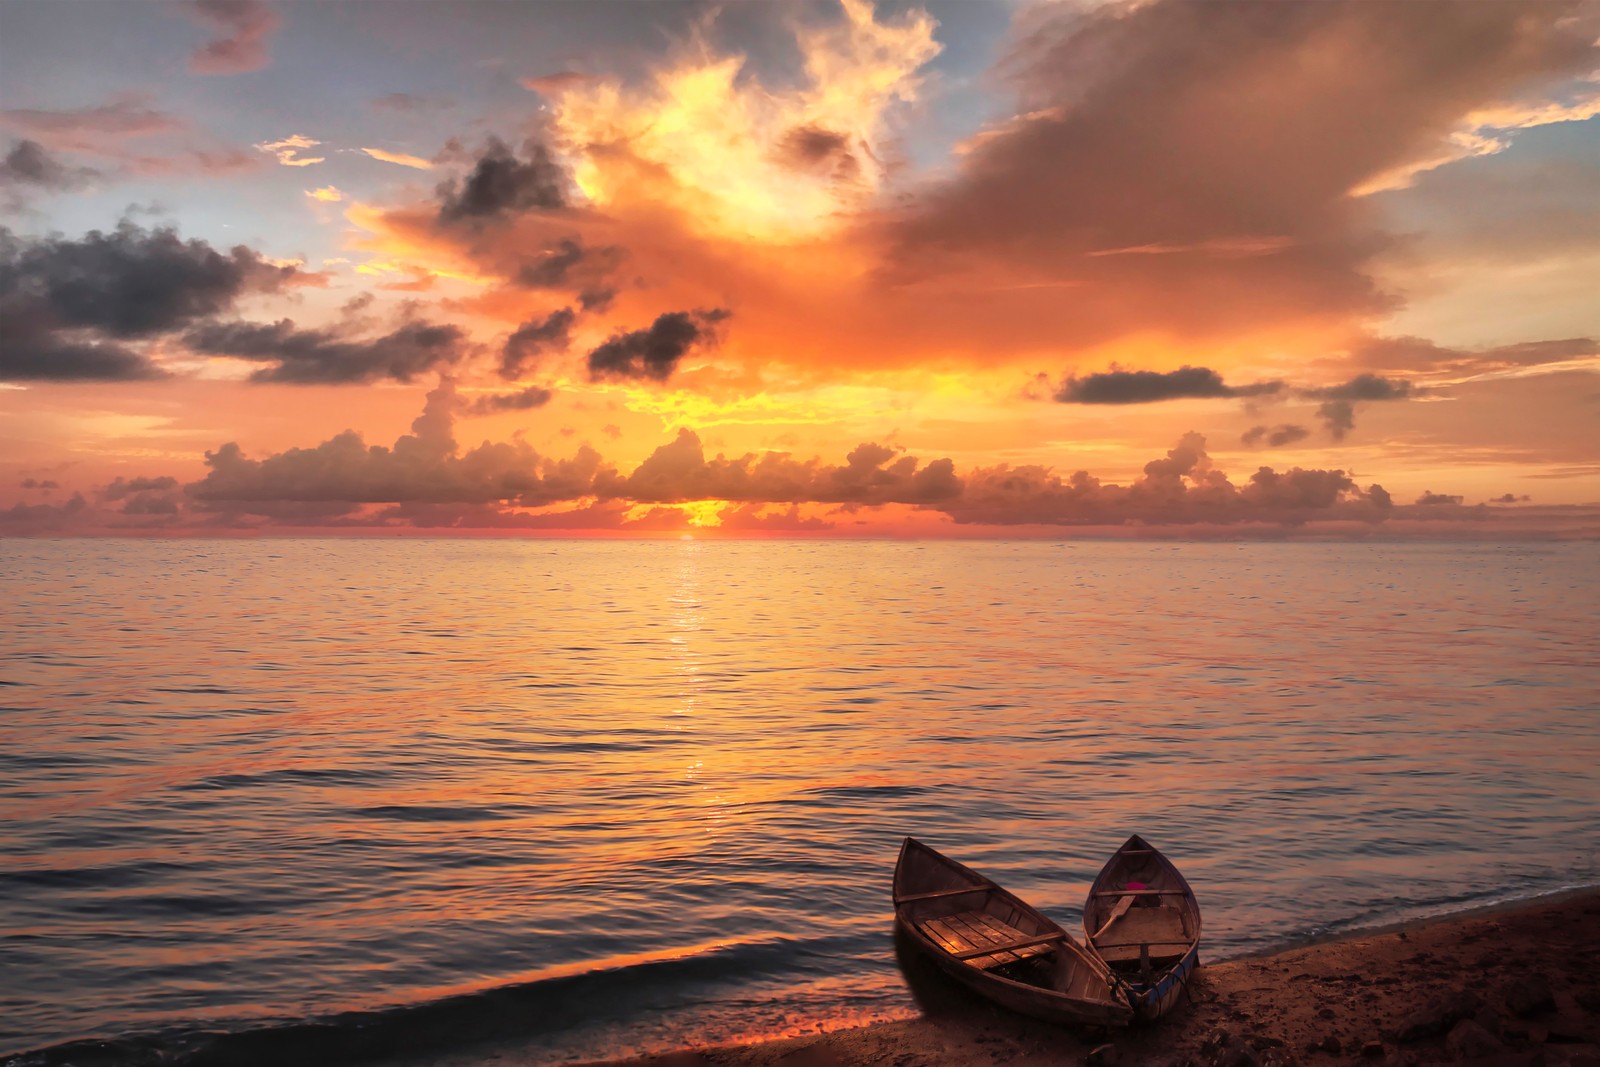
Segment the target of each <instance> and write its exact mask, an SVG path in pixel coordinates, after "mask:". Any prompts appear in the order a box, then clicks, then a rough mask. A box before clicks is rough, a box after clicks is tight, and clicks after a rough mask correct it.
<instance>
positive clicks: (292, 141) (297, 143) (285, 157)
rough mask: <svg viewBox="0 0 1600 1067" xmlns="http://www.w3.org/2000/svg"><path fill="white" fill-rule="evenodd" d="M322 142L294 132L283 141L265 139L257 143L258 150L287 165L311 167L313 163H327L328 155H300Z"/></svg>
mask: <svg viewBox="0 0 1600 1067" xmlns="http://www.w3.org/2000/svg"><path fill="white" fill-rule="evenodd" d="M321 143H322V142H321V141H314V140H312V139H311V138H310V137H307V136H305V135H304V134H299V133H293V134H290V135H289V136H288V137H285V138H283V139H282V140H281V141H264V142H262V143H260V144H258V145H256V150H257V151H258V152H265V153H266V154H267V155H269V156H272V157H273V158H274V159H276V160H277V161H278V162H279V163H280V164H282V165H283V166H285V167H309V166H311V165H312V164H313V163H326V162H327V157H326V156H311V157H306V156H302V155H300V153H301V152H303V151H304V150H306V149H307V148H315V147H317V145H319V144H321Z"/></svg>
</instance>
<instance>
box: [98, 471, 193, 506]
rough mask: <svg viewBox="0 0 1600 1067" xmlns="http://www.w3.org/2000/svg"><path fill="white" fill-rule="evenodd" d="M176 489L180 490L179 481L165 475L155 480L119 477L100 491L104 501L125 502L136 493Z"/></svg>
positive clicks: (162, 491)
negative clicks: (124, 500)
mask: <svg viewBox="0 0 1600 1067" xmlns="http://www.w3.org/2000/svg"><path fill="white" fill-rule="evenodd" d="M176 488H178V479H176V478H173V477H171V476H169V475H164V474H163V475H160V476H158V477H154V478H147V477H139V478H120V477H119V478H117V479H116V480H115V481H113V482H112V483H111V484H110V485H108V486H106V487H105V488H104V489H102V490H100V497H101V499H103V500H123V499H125V498H127V497H130V496H133V495H134V494H136V493H164V492H169V491H171V490H173V489H176Z"/></svg>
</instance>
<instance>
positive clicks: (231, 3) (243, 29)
mask: <svg viewBox="0 0 1600 1067" xmlns="http://www.w3.org/2000/svg"><path fill="white" fill-rule="evenodd" d="M184 8H185V10H186V11H187V12H188V13H189V16H190V17H191V18H193V19H194V20H195V21H197V22H199V23H201V24H202V25H204V26H206V27H207V28H208V29H210V30H211V31H212V33H214V34H215V35H216V36H215V38H214V39H212V40H211V41H208V42H207V43H206V44H204V45H202V46H201V47H200V48H199V49H197V50H196V51H195V53H194V54H193V55H192V56H190V57H189V69H190V70H192V71H193V72H194V73H196V74H246V73H249V72H250V71H253V70H260V69H261V68H263V67H265V66H266V65H267V64H268V62H270V60H271V56H270V55H269V53H268V49H267V42H268V39H269V38H270V37H271V36H272V35H273V33H275V32H277V29H278V27H279V26H280V25H282V22H283V20H282V19H280V18H279V17H278V14H277V12H275V11H273V10H272V9H271V8H270V7H268V6H267V5H266V4H265V3H263V2H262V0H188V2H187V3H185V4H184Z"/></svg>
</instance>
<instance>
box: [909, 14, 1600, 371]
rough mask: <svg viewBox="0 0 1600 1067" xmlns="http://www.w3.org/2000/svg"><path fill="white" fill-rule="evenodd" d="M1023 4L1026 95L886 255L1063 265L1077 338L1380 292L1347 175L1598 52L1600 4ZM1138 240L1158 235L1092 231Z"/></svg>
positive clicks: (1027, 267) (912, 215) (1215, 324)
mask: <svg viewBox="0 0 1600 1067" xmlns="http://www.w3.org/2000/svg"><path fill="white" fill-rule="evenodd" d="M1019 26H1020V27H1021V31H1020V36H1019V39H1018V40H1017V42H1016V46H1015V51H1014V54H1013V55H1012V57H1011V60H1010V69H1011V70H1012V71H1013V72H1014V75H1015V79H1016V85H1017V88H1018V91H1019V95H1020V98H1021V100H1020V103H1021V107H1020V111H1021V113H1022V114H1021V117H1019V118H1017V119H1015V120H1012V121H1011V122H1009V123H1007V124H1005V125H1003V126H1001V127H998V128H996V129H994V130H991V131H988V132H987V133H986V134H985V136H983V137H980V138H977V139H975V140H974V141H973V142H972V143H971V144H970V146H969V148H968V151H967V152H966V154H965V156H964V158H963V159H961V161H960V163H959V166H958V169H957V173H956V174H955V175H954V176H953V177H952V178H951V179H950V180H948V181H945V182H941V183H938V184H935V185H933V186H931V187H929V188H927V189H926V190H924V191H923V192H922V193H921V195H920V196H919V197H918V198H917V200H916V202H915V205H914V207H913V208H912V209H911V210H910V211H909V212H907V213H906V214H905V215H904V217H903V218H902V219H900V220H898V221H895V222H892V223H891V224H890V232H891V236H892V237H893V239H894V241H895V249H896V250H895V254H894V270H893V275H894V276H895V277H896V278H897V279H899V280H901V281H902V282H903V283H905V284H910V283H913V282H917V281H921V280H926V279H929V278H935V277H939V276H953V277H960V278H964V279H970V280H972V282H973V284H977V283H978V281H979V280H980V279H981V278H983V277H985V276H999V277H1002V278H1005V279H1008V280H1009V281H1011V282H1013V283H1018V284H1021V283H1028V284H1045V283H1048V282H1052V281H1068V280H1070V282H1071V285H1070V287H1064V288H1062V289H1061V290H1060V291H1059V292H1055V293H1052V295H1051V299H1052V300H1054V301H1055V304H1056V307H1057V309H1058V314H1057V316H1056V317H1055V319H1054V320H1053V321H1055V322H1057V323H1059V324H1060V325H1061V327H1062V331H1063V332H1062V334H1061V337H1060V340H1061V342H1063V343H1068V344H1079V345H1087V344H1095V343H1100V342H1103V341H1106V340H1110V339H1115V338H1117V337H1121V336H1126V335H1129V334H1135V333H1146V332H1149V331H1152V330H1156V331H1163V332H1167V333H1170V334H1175V335H1178V336H1184V337H1197V338H1204V337H1210V336H1217V335H1225V334H1227V333H1229V332H1231V331H1235V330H1239V329H1242V328H1243V329H1254V330H1262V329H1268V328H1273V327H1279V328H1296V327H1299V328H1309V327H1313V326H1316V325H1318V324H1325V323H1327V322H1329V321H1330V320H1342V321H1346V322H1348V321H1350V320H1352V319H1362V318H1367V317H1370V316H1373V315H1376V314H1380V313H1382V312H1384V311H1386V310H1388V309H1390V308H1392V307H1393V306H1394V304H1395V302H1396V301H1395V298H1394V297H1393V296H1391V295H1390V294H1387V293H1385V292H1384V291H1383V290H1382V289H1381V288H1380V287H1379V285H1378V284H1377V283H1376V282H1375V281H1374V279H1373V277H1372V273H1371V268H1370V264H1371V261H1372V258H1373V256H1374V254H1375V253H1376V252H1378V251H1380V250H1382V249H1383V248H1385V247H1386V245H1387V243H1388V241H1389V238H1388V236H1387V234H1386V233H1385V232H1384V230H1383V225H1382V219H1381V217H1380V216H1379V214H1378V213H1377V210H1376V208H1375V207H1374V206H1373V205H1372V203H1371V202H1370V198H1369V199H1368V200H1361V199H1357V198H1353V197H1351V196H1350V195H1349V194H1350V191H1351V190H1352V189H1355V188H1357V187H1359V186H1361V185H1362V184H1363V183H1365V182H1367V181H1369V180H1371V179H1373V178H1374V177H1376V176H1378V175H1381V174H1384V173H1388V172H1390V171H1392V170H1393V169H1394V168H1395V167H1397V166H1401V165H1403V164H1405V163H1407V162H1409V161H1413V160H1417V159H1423V158H1427V157H1429V156H1431V155H1433V154H1434V153H1435V152H1436V150H1437V148H1438V146H1439V144H1440V142H1441V140H1442V139H1444V138H1445V137H1447V136H1448V131H1450V130H1451V129H1452V128H1453V126H1454V125H1455V123H1456V122H1457V120H1458V119H1460V118H1461V117H1462V116H1464V115H1466V114H1468V113H1470V112H1473V111H1474V110H1477V109H1481V108H1484V107H1486V106H1489V105H1491V104H1492V103H1494V102H1496V101H1499V100H1502V99H1505V98H1508V97H1510V96H1513V95H1516V94H1518V93H1526V92H1535V91H1537V90H1538V89H1539V88H1540V87H1547V86H1549V85H1551V84H1553V83H1557V82H1559V81H1561V80H1562V79H1568V78H1571V77H1574V76H1577V75H1581V74H1582V73H1583V72H1585V71H1587V70H1591V69H1593V67H1594V65H1595V60H1596V48H1595V44H1594V42H1595V40H1596V38H1597V36H1600V12H1597V10H1596V9H1595V8H1594V7H1593V6H1583V5H1580V4H1576V3H1570V4H1569V3H1522V2H1519V0H1513V2H1498V0H1484V2H1476V0H1473V2H1460V3H1434V4H1426V5H1389V4H1371V3H1367V2H1365V0H1328V2H1323V3H1315V4H1272V3H1233V2H1224V3H1212V4H1200V5H1197V4H1192V3H1188V2H1185V0H1153V2H1149V3H1143V4H1137V5H1128V4H1106V5H1098V6H1094V7H1091V8H1088V9H1085V7H1084V6H1082V5H1076V4H1067V5H1052V6H1050V7H1047V8H1043V9H1040V10H1036V11H1035V12H1034V13H1033V14H1032V15H1031V16H1030V17H1029V18H1026V19H1023V20H1020V22H1019ZM1197 42H1200V43H1198V44H1197ZM1132 250H1149V251H1152V254H1142V255H1133V254H1118V255H1107V254H1098V255H1097V254H1096V253H1105V252H1107V251H1132ZM1155 251H1159V253H1160V254H1154V252H1155Z"/></svg>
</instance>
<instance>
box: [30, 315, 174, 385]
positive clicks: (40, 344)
mask: <svg viewBox="0 0 1600 1067" xmlns="http://www.w3.org/2000/svg"><path fill="white" fill-rule="evenodd" d="M13 328H14V330H15V332H13ZM165 377H167V373H166V371H164V370H162V369H161V368H160V367H158V366H157V365H156V363H155V362H154V361H153V360H152V359H150V357H148V356H146V355H145V354H144V353H142V352H135V351H134V350H133V349H131V348H127V347H125V346H123V345H119V344H116V343H114V342H109V341H94V340H78V339H76V337H75V336H72V335H62V334H57V333H52V332H50V331H49V330H47V329H38V328H35V326H34V325H33V324H32V323H28V322H25V321H24V320H23V319H21V318H13V317H11V316H8V315H7V314H6V311H5V307H4V301H3V300H0V381H8V382H133V381H141V380H145V379H151V378H165Z"/></svg>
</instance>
